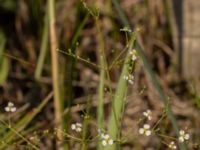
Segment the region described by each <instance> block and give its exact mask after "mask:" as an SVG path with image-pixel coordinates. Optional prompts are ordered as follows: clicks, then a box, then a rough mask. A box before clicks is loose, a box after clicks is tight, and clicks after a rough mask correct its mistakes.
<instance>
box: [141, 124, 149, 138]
mask: <svg viewBox="0 0 200 150" xmlns="http://www.w3.org/2000/svg"><path fill="white" fill-rule="evenodd" d="M139 133H140V134H145V135H146V136H150V135H151V130H150V125H148V124H144V125H143V128H140V129H139Z"/></svg>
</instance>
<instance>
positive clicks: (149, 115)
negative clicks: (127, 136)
mask: <svg viewBox="0 0 200 150" xmlns="http://www.w3.org/2000/svg"><path fill="white" fill-rule="evenodd" d="M143 115H144V116H145V117H147V118H148V120H151V119H152V116H151V115H152V112H151V110H149V109H148V110H147V111H145V112H143Z"/></svg>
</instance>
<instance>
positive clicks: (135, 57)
mask: <svg viewBox="0 0 200 150" xmlns="http://www.w3.org/2000/svg"><path fill="white" fill-rule="evenodd" d="M129 54H130V56H131V60H132V61H135V60H136V59H137V52H136V50H135V49H133V50H131V51H130V53H129Z"/></svg>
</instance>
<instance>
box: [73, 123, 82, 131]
mask: <svg viewBox="0 0 200 150" xmlns="http://www.w3.org/2000/svg"><path fill="white" fill-rule="evenodd" d="M71 129H72V130H74V131H76V132H81V131H82V124H80V123H74V124H72V125H71Z"/></svg>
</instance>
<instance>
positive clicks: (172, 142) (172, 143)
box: [168, 141, 177, 149]
mask: <svg viewBox="0 0 200 150" xmlns="http://www.w3.org/2000/svg"><path fill="white" fill-rule="evenodd" d="M168 147H169V148H170V149H177V146H176V145H175V142H174V141H171V142H170V143H169V145H168Z"/></svg>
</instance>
